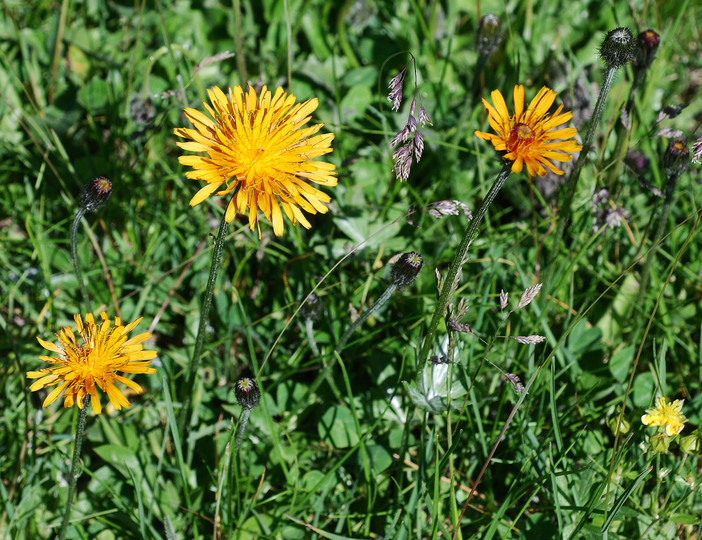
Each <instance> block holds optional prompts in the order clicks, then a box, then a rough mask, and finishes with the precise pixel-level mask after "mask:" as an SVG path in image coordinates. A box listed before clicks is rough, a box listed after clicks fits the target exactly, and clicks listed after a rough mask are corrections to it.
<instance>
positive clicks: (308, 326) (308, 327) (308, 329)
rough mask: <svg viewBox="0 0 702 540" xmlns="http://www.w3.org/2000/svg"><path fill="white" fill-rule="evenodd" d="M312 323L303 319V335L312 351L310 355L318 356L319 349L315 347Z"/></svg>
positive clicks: (310, 320)
mask: <svg viewBox="0 0 702 540" xmlns="http://www.w3.org/2000/svg"><path fill="white" fill-rule="evenodd" d="M313 327H314V321H313V320H312V319H305V334H306V335H307V343H309V345H310V349H312V354H314V355H315V356H319V347H317V342H316V341H315V339H314V330H313Z"/></svg>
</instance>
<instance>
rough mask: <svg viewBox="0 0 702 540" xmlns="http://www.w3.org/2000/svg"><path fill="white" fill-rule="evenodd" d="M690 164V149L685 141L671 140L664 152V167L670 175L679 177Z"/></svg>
mask: <svg viewBox="0 0 702 540" xmlns="http://www.w3.org/2000/svg"><path fill="white" fill-rule="evenodd" d="M689 164H690V150H689V149H688V147H687V145H686V144H685V143H684V142H683V141H671V142H670V144H669V145H668V148H666V150H665V154H663V167H665V170H666V173H667V174H668V176H669V177H672V176H674V177H678V176H680V175H681V174H682V173H684V172H685V169H687V166H688V165H689Z"/></svg>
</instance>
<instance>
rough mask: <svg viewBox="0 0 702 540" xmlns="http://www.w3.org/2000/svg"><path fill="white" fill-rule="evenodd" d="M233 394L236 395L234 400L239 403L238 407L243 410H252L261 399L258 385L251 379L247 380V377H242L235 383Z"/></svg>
mask: <svg viewBox="0 0 702 540" xmlns="http://www.w3.org/2000/svg"><path fill="white" fill-rule="evenodd" d="M234 393H235V394H236V400H237V401H238V402H239V405H241V406H242V407H243V408H244V409H254V408H255V407H256V406H257V405H258V400H259V399H260V398H261V392H260V390H259V389H258V385H257V384H256V383H255V382H254V381H253V379H249V378H248V377H243V378H241V379H239V380H238V381H237V382H236V386H235V387H234Z"/></svg>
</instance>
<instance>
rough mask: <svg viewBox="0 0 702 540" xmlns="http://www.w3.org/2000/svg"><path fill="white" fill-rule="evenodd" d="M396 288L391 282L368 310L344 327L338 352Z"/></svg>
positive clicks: (337, 348) (388, 298)
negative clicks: (344, 330)
mask: <svg viewBox="0 0 702 540" xmlns="http://www.w3.org/2000/svg"><path fill="white" fill-rule="evenodd" d="M396 290H397V284H396V283H394V282H393V283H391V284H390V285H389V286H388V288H387V289H385V292H384V293H383V294H382V295H381V296H380V298H378V299H377V300H376V301H375V304H373V305H372V306H371V307H370V308H368V311H364V312H363V314H362V315H361V316H360V317H359V318H358V319H356V322H354V323H353V324H352V325H351V326H349V327H348V328H347V329H346V332H344V334H343V335H342V336H341V339H340V340H339V345H337V347H336V350H337V351H338V352H341V351H342V350H343V349H344V345H346V342H347V341H348V340H349V338H350V337H351V334H353V333H354V332H355V331H356V330H358V329H359V327H360V326H361V325H362V324H363V323H364V322H365V321H366V319H367V318H368V317H370V316H371V315H372V314H373V313H375V312H376V311H378V308H380V306H382V305H383V304H385V302H387V301H388V300H390V297H391V296H392V293H394V292H395V291H396Z"/></svg>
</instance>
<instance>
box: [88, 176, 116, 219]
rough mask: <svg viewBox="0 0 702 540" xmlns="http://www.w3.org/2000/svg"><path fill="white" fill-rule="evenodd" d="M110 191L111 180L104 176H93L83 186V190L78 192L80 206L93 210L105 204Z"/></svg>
mask: <svg viewBox="0 0 702 540" xmlns="http://www.w3.org/2000/svg"><path fill="white" fill-rule="evenodd" d="M110 193H112V182H110V181H109V180H108V179H107V178H105V177H104V176H98V177H97V178H93V179H92V180H91V181H90V182H88V183H87V184H85V186H83V191H81V193H80V206H81V208H83V209H84V210H86V211H88V210H91V211H93V212H95V211H96V210H98V209H100V208H102V207H103V206H105V203H106V202H107V199H109V198H110Z"/></svg>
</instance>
